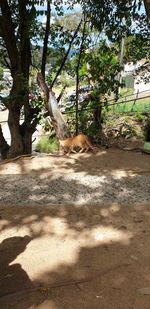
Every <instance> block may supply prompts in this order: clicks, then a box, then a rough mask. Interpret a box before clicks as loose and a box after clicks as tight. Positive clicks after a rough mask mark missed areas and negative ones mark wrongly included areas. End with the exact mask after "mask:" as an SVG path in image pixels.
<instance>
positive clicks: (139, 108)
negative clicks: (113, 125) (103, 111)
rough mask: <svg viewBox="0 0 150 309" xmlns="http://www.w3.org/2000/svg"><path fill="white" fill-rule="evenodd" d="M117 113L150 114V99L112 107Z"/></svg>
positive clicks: (117, 104)
mask: <svg viewBox="0 0 150 309" xmlns="http://www.w3.org/2000/svg"><path fill="white" fill-rule="evenodd" d="M111 110H113V112H115V113H127V112H150V98H144V99H138V100H137V101H136V102H135V101H134V100H133V101H130V102H124V103H120V104H119V103H118V102H117V103H116V104H114V105H113V106H112V107H111Z"/></svg>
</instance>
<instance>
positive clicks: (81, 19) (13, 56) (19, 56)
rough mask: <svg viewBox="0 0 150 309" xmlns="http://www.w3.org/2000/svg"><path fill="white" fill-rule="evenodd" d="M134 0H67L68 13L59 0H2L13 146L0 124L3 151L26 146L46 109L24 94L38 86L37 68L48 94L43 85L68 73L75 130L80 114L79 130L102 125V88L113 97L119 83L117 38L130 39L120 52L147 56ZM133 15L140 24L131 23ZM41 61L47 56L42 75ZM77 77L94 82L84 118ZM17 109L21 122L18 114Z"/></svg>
mask: <svg viewBox="0 0 150 309" xmlns="http://www.w3.org/2000/svg"><path fill="white" fill-rule="evenodd" d="M75 4H80V6H81V11H80V12H78V13H72V11H71V10H72V8H73V7H74V5H75ZM140 4H141V1H132V0H128V1H127V2H126V1H123V0H121V1H119V2H116V1H115V0H114V1H99V0H88V1H86V4H85V1H79V0H73V1H72V0H68V1H67V3H66V6H67V8H68V9H69V10H70V11H69V12H70V13H68V12H67V13H66V9H64V2H63V0H59V1H57V0H48V1H47V5H46V6H45V1H44V0H43V1H38V0H32V1H31V0H30V1H29V0H27V1H25V0H17V1H15V0H10V1H8V0H1V3H0V35H1V39H0V44H1V53H0V58H1V59H2V69H3V68H4V67H7V68H9V70H10V72H11V76H12V79H13V82H12V87H11V89H10V94H9V96H8V97H7V99H5V101H4V105H5V107H6V108H7V109H8V112H9V116H8V125H9V129H10V134H11V145H10V146H9V145H8V144H7V142H6V140H5V138H4V136H3V132H2V129H1V127H0V151H1V155H2V158H11V157H15V156H17V155H21V154H30V153H31V151H32V134H33V133H34V132H35V130H36V126H37V124H38V122H39V120H40V117H41V111H42V114H43V111H44V109H45V106H44V105H45V101H44V100H42V101H41V99H40V102H39V104H38V100H37V104H32V103H33V101H34V100H30V99H29V94H30V92H33V89H34V90H37V82H36V76H35V74H37V72H38V71H41V72H42V75H43V83H44V79H45V81H46V83H47V84H46V87H47V88H46V90H47V94H48V91H49V88H53V87H54V86H57V85H59V86H60V85H61V86H62V87H64V86H65V80H64V76H65V79H66V80H67V76H68V79H69V78H70V79H72V78H73V79H74V81H75V84H76V132H77V131H78V129H80V126H79V123H78V122H79V120H80V119H79V116H80V118H81V120H82V124H83V123H84V124H85V121H86V127H85V130H86V129H87V127H88V128H90V130H91V132H92V134H94V133H93V132H96V130H98V131H99V130H100V128H101V122H102V117H101V115H102V105H101V102H102V100H103V101H104V102H105V106H107V97H108V95H110V94H111V93H112V92H113V93H114V94H115V95H116V97H117V92H118V87H119V86H120V78H119V76H120V75H119V74H120V73H119V72H120V70H121V68H122V64H123V63H122V60H121V59H120V46H121V42H122V38H124V37H126V38H128V43H127V48H126V59H133V60H136V59H140V58H141V57H143V56H145V55H146V56H147V57H148V56H149V55H148V53H149V51H148V49H147V51H146V52H145V50H146V49H144V54H143V52H142V47H143V46H144V47H145V48H146V46H147V44H148V40H147V37H148V35H147V31H148V27H147V25H146V22H145V17H144V16H142V15H141V16H140V15H139V14H138V11H139V8H140ZM53 8H54V11H53ZM43 17H44V20H46V22H43ZM133 21H134V24H136V23H137V25H138V28H139V29H138V28H137V27H132V24H133ZM137 29H138V30H137ZM104 37H105V38H106V40H105V39H104ZM126 40H127V39H126ZM137 42H138V44H137ZM133 47H134V48H133ZM46 63H47V64H48V63H50V66H49V73H48V75H47V69H46ZM33 72H34V73H33ZM66 74H67V75H66ZM82 83H88V84H89V85H91V86H92V87H93V90H92V91H91V94H90V96H89V100H88V101H86V102H85V105H86V107H87V108H90V107H92V108H94V111H93V112H92V113H91V117H90V119H88V116H87V114H86V113H83V110H82V111H79V104H78V103H79V87H80V85H81V84H82ZM47 98H48V95H47ZM41 102H42V104H41ZM79 113H80V115H79ZM22 115H23V118H24V121H23V123H22V122H21V121H20V120H21V116H22ZM52 120H53V119H52ZM53 124H54V122H53ZM81 128H82V127H81ZM82 129H84V128H82Z"/></svg>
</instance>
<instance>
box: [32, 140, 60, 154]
mask: <svg viewBox="0 0 150 309" xmlns="http://www.w3.org/2000/svg"><path fill="white" fill-rule="evenodd" d="M58 149H59V144H58V141H57V139H56V137H55V136H53V137H49V136H43V137H41V139H40V140H39V142H38V143H37V145H36V151H38V152H45V153H50V152H55V151H58Z"/></svg>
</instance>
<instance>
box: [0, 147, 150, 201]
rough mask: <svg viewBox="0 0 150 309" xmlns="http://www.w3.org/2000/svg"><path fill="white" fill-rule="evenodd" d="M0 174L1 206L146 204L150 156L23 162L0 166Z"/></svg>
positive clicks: (110, 154)
mask: <svg viewBox="0 0 150 309" xmlns="http://www.w3.org/2000/svg"><path fill="white" fill-rule="evenodd" d="M10 171H11V173H12V174H11V173H10ZM0 172H1V175H0V182H1V186H0V203H1V204H3V205H14V204H15V205H20V204H21V205H47V204H51V203H52V204H58V203H59V204H63V203H68V202H69V203H70V202H72V203H95V204H96V203H97V204H106V203H110V202H112V203H114V202H118V203H121V204H124V203H135V202H136V203H137V202H148V201H149V199H150V156H146V155H142V154H141V153H136V152H134V153H131V152H125V151H118V150H108V151H100V152H98V153H97V154H83V155H79V154H78V155H73V156H71V157H67V156H66V157H57V156H45V157H35V158H33V159H29V160H24V159H23V158H22V159H20V160H18V161H15V162H12V163H8V164H4V165H3V164H2V165H0Z"/></svg>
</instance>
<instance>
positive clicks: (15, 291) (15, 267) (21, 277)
mask: <svg viewBox="0 0 150 309" xmlns="http://www.w3.org/2000/svg"><path fill="white" fill-rule="evenodd" d="M31 240H32V239H31V237H29V236H27V235H26V236H24V237H21V236H15V237H9V238H6V239H4V240H3V241H2V242H1V244H0V307H1V308H2V309H3V308H16V309H17V308H18V309H19V308H22V309H26V308H29V307H30V306H32V305H33V304H40V303H42V302H43V301H44V299H45V297H44V294H43V295H42V294H41V293H38V291H36V290H35V288H34V285H33V283H32V282H31V280H30V278H29V276H28V274H27V273H26V272H25V271H24V269H23V268H22V267H21V265H20V264H19V263H15V264H12V265H11V263H12V262H13V261H14V260H15V259H16V258H17V256H18V255H19V254H21V253H22V252H23V251H24V250H25V249H26V246H27V245H28V243H29V242H30V241H31Z"/></svg>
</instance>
